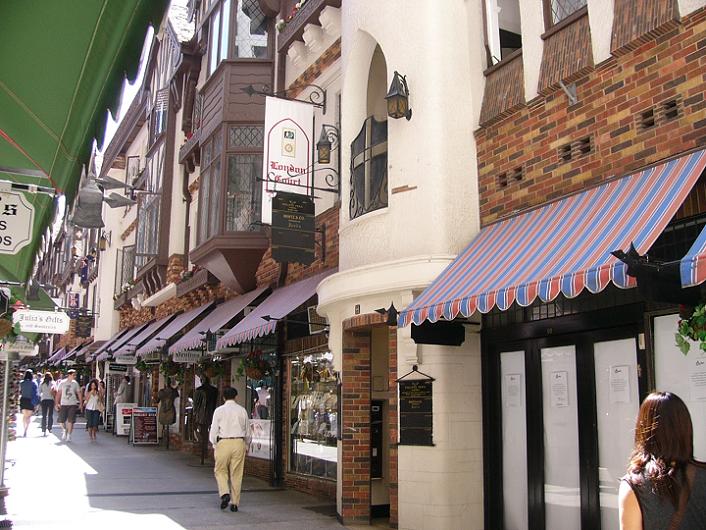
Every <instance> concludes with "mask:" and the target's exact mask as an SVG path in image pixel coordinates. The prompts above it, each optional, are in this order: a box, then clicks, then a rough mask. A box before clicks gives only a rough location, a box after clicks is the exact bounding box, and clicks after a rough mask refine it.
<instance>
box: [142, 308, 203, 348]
mask: <svg viewBox="0 0 706 530" xmlns="http://www.w3.org/2000/svg"><path fill="white" fill-rule="evenodd" d="M212 307H213V302H209V303H207V304H204V305H202V306H201V307H197V308H196V309H192V310H191V311H187V312H186V313H182V314H181V315H179V316H178V317H176V318H175V319H174V320H172V321H171V322H170V323H169V325H167V326H165V328H164V329H162V330H161V331H160V332H159V333H157V334H155V336H154V337H152V338H151V339H150V340H149V341H147V343H145V345H144V346H141V347H140V349H139V350H137V355H146V354H148V353H152V352H154V351H157V350H159V349H160V348H161V347H162V346H164V345H165V344H166V343H167V341H169V339H171V338H172V337H174V336H175V335H176V334H177V333H179V332H181V331H182V330H183V329H184V328H185V327H186V326H188V325H189V324H191V323H192V322H193V321H194V320H197V319H199V318H200V317H201V315H203V314H204V313H205V312H206V311H208V310H209V309H211V308H212Z"/></svg>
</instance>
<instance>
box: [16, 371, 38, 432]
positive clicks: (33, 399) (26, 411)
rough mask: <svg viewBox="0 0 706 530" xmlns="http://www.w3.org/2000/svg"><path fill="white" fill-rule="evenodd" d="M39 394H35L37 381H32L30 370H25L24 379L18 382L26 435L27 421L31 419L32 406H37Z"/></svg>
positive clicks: (32, 375)
mask: <svg viewBox="0 0 706 530" xmlns="http://www.w3.org/2000/svg"><path fill="white" fill-rule="evenodd" d="M38 401H39V396H38V394H37V383H35V382H34V374H33V373H32V370H27V371H26V372H25V376H24V379H23V380H22V382H21V383H20V410H21V411H22V424H23V426H24V434H23V435H22V436H27V429H29V423H30V421H32V414H34V407H36V406H37V404H38Z"/></svg>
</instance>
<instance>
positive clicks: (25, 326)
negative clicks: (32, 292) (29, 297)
mask: <svg viewBox="0 0 706 530" xmlns="http://www.w3.org/2000/svg"><path fill="white" fill-rule="evenodd" d="M12 322H13V323H14V324H19V325H20V331H28V332H31V333H54V334H58V335H61V334H64V333H66V332H68V331H69V324H70V323H71V319H70V318H69V315H67V314H66V313H64V312H63V311H35V310H32V309H21V310H19V311H15V312H14V313H13V314H12Z"/></svg>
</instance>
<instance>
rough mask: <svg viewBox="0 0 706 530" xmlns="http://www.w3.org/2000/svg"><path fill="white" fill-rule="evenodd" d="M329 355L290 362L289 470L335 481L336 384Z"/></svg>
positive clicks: (316, 355)
mask: <svg viewBox="0 0 706 530" xmlns="http://www.w3.org/2000/svg"><path fill="white" fill-rule="evenodd" d="M332 360H333V355H332V354H331V353H330V352H326V353H312V354H307V355H296V356H293V357H292V358H290V360H289V381H290V385H289V386H290V391H289V392H290V395H289V401H288V403H289V406H290V413H289V420H290V423H289V425H290V435H289V441H290V443H289V471H291V472H292V473H300V474H303V475H313V476H316V477H321V478H327V479H331V480H336V468H337V460H338V456H337V455H338V450H337V446H336V439H337V437H338V430H339V427H340V419H339V416H338V410H339V409H338V384H337V379H336V373H335V372H334V371H333V367H332V363H331V361H332Z"/></svg>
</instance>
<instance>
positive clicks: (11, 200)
mask: <svg viewBox="0 0 706 530" xmlns="http://www.w3.org/2000/svg"><path fill="white" fill-rule="evenodd" d="M33 226H34V206H33V205H32V204H30V203H29V201H27V199H26V198H25V196H24V194H23V193H19V192H15V191H2V192H0V254H17V253H18V252H19V251H20V250H22V249H23V248H24V247H26V246H27V245H29V243H30V242H31V241H32V228H33Z"/></svg>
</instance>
